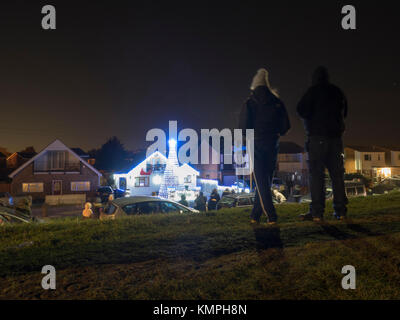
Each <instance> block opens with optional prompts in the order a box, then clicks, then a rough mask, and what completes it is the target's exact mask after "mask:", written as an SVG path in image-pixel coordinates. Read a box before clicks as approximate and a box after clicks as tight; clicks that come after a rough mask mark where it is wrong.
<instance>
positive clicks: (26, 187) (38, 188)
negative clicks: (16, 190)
mask: <svg viewBox="0 0 400 320" xmlns="http://www.w3.org/2000/svg"><path fill="white" fill-rule="evenodd" d="M22 192H28V193H33V192H43V182H35V183H23V184H22Z"/></svg>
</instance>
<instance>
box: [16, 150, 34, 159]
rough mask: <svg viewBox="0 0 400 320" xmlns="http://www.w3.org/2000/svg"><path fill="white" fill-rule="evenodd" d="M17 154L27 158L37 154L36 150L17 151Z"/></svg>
mask: <svg viewBox="0 0 400 320" xmlns="http://www.w3.org/2000/svg"><path fill="white" fill-rule="evenodd" d="M17 154H18V155H19V156H21V157H22V158H25V159H30V158H33V157H34V156H36V155H37V153H36V152H23V151H20V152H17Z"/></svg>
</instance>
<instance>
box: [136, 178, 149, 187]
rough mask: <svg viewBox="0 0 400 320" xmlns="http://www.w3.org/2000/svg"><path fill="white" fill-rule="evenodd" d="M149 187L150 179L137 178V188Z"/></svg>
mask: <svg viewBox="0 0 400 320" xmlns="http://www.w3.org/2000/svg"><path fill="white" fill-rule="evenodd" d="M148 186H149V177H136V178H135V187H148Z"/></svg>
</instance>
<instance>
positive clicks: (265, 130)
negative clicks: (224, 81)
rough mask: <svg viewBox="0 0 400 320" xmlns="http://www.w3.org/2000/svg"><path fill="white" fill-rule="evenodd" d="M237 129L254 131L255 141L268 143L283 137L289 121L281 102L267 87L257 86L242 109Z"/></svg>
mask: <svg viewBox="0 0 400 320" xmlns="http://www.w3.org/2000/svg"><path fill="white" fill-rule="evenodd" d="M239 127H240V128H241V129H242V130H245V129H254V140H255V141H266V140H267V141H270V140H271V138H279V136H283V135H285V134H286V133H287V132H288V131H289V129H290V121H289V117H288V114H287V111H286V108H285V105H284V104H283V102H282V101H281V100H280V99H279V98H278V97H276V96H275V95H274V94H273V93H272V92H271V91H270V90H269V88H268V87H266V86H259V87H257V88H255V90H254V91H252V94H251V96H250V97H249V98H248V100H247V101H246V103H245V105H244V107H243V109H242V112H241V114H240V119H239Z"/></svg>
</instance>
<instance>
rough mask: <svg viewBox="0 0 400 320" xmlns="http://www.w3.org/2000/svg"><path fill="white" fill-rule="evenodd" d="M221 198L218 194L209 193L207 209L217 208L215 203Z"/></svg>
mask: <svg viewBox="0 0 400 320" xmlns="http://www.w3.org/2000/svg"><path fill="white" fill-rule="evenodd" d="M219 200H221V198H220V196H219V194H218V193H217V192H216V193H211V196H210V199H209V200H208V210H215V209H217V204H218V202H219Z"/></svg>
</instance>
